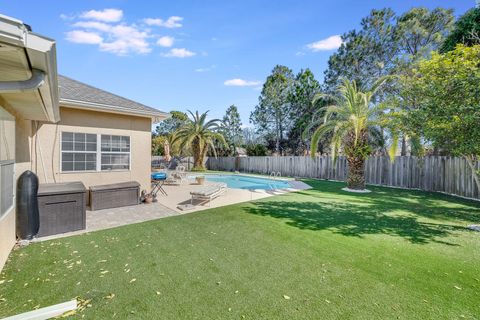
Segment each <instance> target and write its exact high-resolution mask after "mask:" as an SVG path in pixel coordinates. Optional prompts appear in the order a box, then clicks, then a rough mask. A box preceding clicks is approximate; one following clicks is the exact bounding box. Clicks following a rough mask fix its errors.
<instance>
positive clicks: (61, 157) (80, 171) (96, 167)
mask: <svg viewBox="0 0 480 320" xmlns="http://www.w3.org/2000/svg"><path fill="white" fill-rule="evenodd" d="M64 133H73V134H75V133H80V134H93V135H96V136H97V146H96V147H97V149H96V150H95V151H86V150H85V151H74V150H63V147H62V142H63V140H62V137H63V134H64ZM59 140H60V141H59V142H60V172H61V173H83V172H85V173H88V172H97V171H98V134H95V133H88V132H78V131H62V132H60V139H59ZM63 153H91V154H92V153H96V157H95V159H96V164H95V170H70V171H63V165H62V159H63Z"/></svg>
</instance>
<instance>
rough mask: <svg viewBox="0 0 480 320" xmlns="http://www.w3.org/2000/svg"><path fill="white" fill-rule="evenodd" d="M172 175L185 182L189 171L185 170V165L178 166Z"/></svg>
mask: <svg viewBox="0 0 480 320" xmlns="http://www.w3.org/2000/svg"><path fill="white" fill-rule="evenodd" d="M172 176H174V177H176V178H177V179H179V180H180V183H183V182H185V181H186V180H187V172H185V167H184V166H177V168H176V169H175V171H174V172H173V174H172Z"/></svg>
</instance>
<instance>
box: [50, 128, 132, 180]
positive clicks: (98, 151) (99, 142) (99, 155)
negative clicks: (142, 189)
mask: <svg viewBox="0 0 480 320" xmlns="http://www.w3.org/2000/svg"><path fill="white" fill-rule="evenodd" d="M64 132H66V133H73V134H75V133H81V134H95V135H96V136H97V149H96V151H72V150H63V148H62V136H63V133H64ZM102 136H118V137H128V138H129V141H130V144H129V151H128V152H123V151H121V152H119V151H102ZM59 143H60V157H59V158H60V159H59V165H60V173H62V174H63V173H64V174H70V173H72V174H79V173H92V172H122V171H130V170H131V168H132V137H131V136H130V135H119V134H102V133H89V132H79V131H68V130H67V131H61V132H60V139H59ZM64 152H65V153H95V154H96V168H95V170H80V171H75V170H71V171H63V166H62V158H63V153H64ZM102 153H115V154H128V169H109V170H107V169H106V170H102Z"/></svg>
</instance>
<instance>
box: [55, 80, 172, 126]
mask: <svg viewBox="0 0 480 320" xmlns="http://www.w3.org/2000/svg"><path fill="white" fill-rule="evenodd" d="M58 86H59V94H60V103H62V102H63V103H65V104H69V103H75V102H77V103H87V104H89V105H93V106H94V107H95V108H98V109H99V110H100V111H101V110H102V109H105V108H108V109H109V110H110V111H118V112H122V113H125V112H127V113H129V112H131V113H133V114H144V115H146V116H155V117H163V118H165V117H167V116H168V114H167V113H165V112H162V111H160V110H158V109H155V108H152V107H148V106H146V105H144V104H141V103H138V102H135V101H133V100H130V99H127V98H123V97H120V96H118V95H116V94H113V93H110V92H107V91H104V90H101V89H98V88H95V87H92V86H90V85H88V84H85V83H82V82H80V81H77V80H73V79H71V78H68V77H65V76H62V75H58Z"/></svg>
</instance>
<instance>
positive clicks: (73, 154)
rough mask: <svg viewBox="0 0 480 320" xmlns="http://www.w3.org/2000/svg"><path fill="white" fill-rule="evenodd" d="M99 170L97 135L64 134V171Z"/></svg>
mask: <svg viewBox="0 0 480 320" xmlns="http://www.w3.org/2000/svg"><path fill="white" fill-rule="evenodd" d="M92 170H97V135H96V134H89V133H73V132H62V171H64V172H68V171H92Z"/></svg>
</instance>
